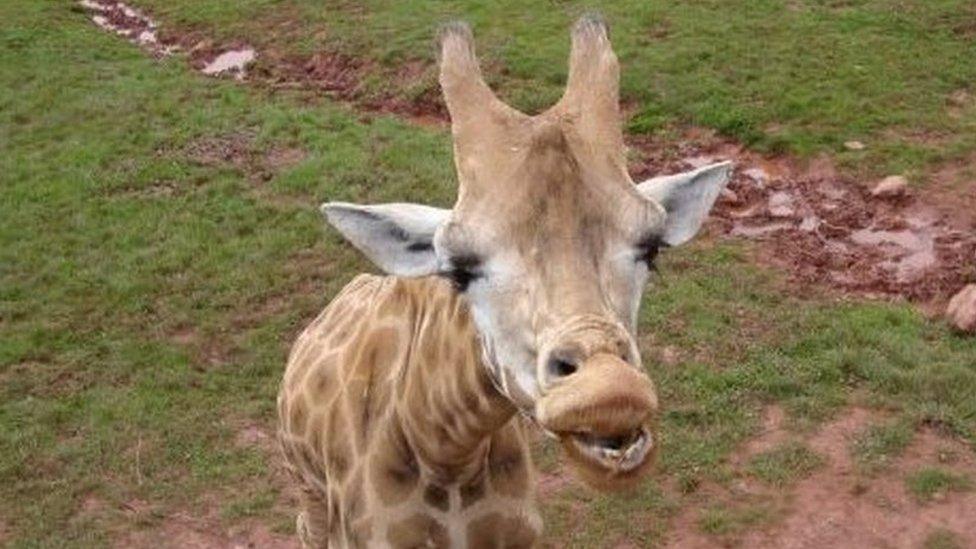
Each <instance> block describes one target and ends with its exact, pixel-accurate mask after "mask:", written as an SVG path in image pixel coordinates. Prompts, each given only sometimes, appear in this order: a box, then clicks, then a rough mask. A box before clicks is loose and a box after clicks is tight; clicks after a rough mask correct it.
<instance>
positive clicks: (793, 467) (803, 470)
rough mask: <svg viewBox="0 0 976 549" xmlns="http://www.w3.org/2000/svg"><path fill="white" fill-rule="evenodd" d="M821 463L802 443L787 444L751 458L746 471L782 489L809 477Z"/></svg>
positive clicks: (821, 460)
mask: <svg viewBox="0 0 976 549" xmlns="http://www.w3.org/2000/svg"><path fill="white" fill-rule="evenodd" d="M823 462H824V460H823V458H822V457H820V456H819V455H818V454H816V453H815V452H813V451H812V450H810V449H809V448H807V447H806V446H805V445H803V444H802V443H798V442H787V443H783V444H780V445H779V446H777V447H775V448H773V449H771V450H769V451H767V452H763V453H761V454H759V455H757V456H755V457H753V458H752V459H751V460H750V462H749V466H748V470H749V472H750V473H752V475H753V476H755V477H756V478H758V479H759V480H761V481H763V482H765V483H767V484H772V485H774V486H780V487H782V486H785V485H788V484H791V483H793V482H795V481H797V480H799V479H802V478H804V477H807V476H809V475H810V474H811V473H813V472H814V471H815V470H817V469H818V468H819V467H820V466H821V465H823Z"/></svg>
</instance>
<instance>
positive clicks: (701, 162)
mask: <svg viewBox="0 0 976 549" xmlns="http://www.w3.org/2000/svg"><path fill="white" fill-rule="evenodd" d="M714 162H715V157H714V156H708V155H705V154H703V155H698V156H689V157H688V158H685V159H684V163H685V164H687V165H689V166H691V167H692V168H693V169H698V168H702V167H705V166H707V165H709V164H712V163H714Z"/></svg>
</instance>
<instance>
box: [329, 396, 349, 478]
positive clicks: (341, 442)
mask: <svg viewBox="0 0 976 549" xmlns="http://www.w3.org/2000/svg"><path fill="white" fill-rule="evenodd" d="M337 404H338V405H337V406H333V407H332V409H331V410H330V411H329V414H328V415H327V416H326V423H327V432H326V437H325V461H326V463H327V464H328V467H329V476H330V478H333V479H335V480H336V481H337V482H341V481H342V480H343V479H345V477H346V473H347V471H348V470H349V466H350V464H351V463H352V459H353V453H352V445H351V444H350V443H349V439H348V436H347V435H346V430H347V425H346V422H345V421H344V420H345V417H344V416H345V413H344V411H345V407H344V406H342V405H341V403H337Z"/></svg>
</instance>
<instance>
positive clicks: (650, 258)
mask: <svg viewBox="0 0 976 549" xmlns="http://www.w3.org/2000/svg"><path fill="white" fill-rule="evenodd" d="M667 247H668V244H667V243H666V242H664V241H663V240H662V239H661V236H660V235H657V234H649V235H646V236H645V237H644V238H642V239H641V240H640V242H638V244H637V246H636V248H637V258H636V260H637V261H643V262H645V263H646V264H647V268H648V269H650V270H652V271H654V272H657V264H656V263H655V261H656V260H657V255H658V253H659V252H660V251H661V248H667Z"/></svg>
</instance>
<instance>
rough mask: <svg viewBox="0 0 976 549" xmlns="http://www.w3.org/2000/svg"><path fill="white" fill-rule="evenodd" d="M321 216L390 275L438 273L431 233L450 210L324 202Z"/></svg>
mask: <svg viewBox="0 0 976 549" xmlns="http://www.w3.org/2000/svg"><path fill="white" fill-rule="evenodd" d="M321 209H322V213H323V214H324V215H325V217H326V219H328V221H329V223H330V224H332V226H333V227H335V228H336V229H338V230H339V232H340V233H342V235H343V236H345V237H346V240H348V241H349V242H350V243H352V245H353V246H355V247H356V248H357V249H358V250H359V251H361V252H363V253H364V254H365V255H366V257H368V258H369V259H370V260H372V262H373V263H375V264H376V266H378V267H379V268H381V269H383V270H384V271H386V272H387V273H389V274H394V275H401V276H425V275H430V274H434V273H436V272H437V270H438V269H437V255H436V254H435V253H434V232H435V231H437V228H438V227H440V226H441V224H442V223H444V222H445V221H446V220H447V218H448V216H450V215H451V210H445V209H441V208H432V207H430V206H423V205H420V204H377V205H370V206H360V205H357V204H349V203H345V202H327V203H325V204H323V205H322V208H321Z"/></svg>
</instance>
